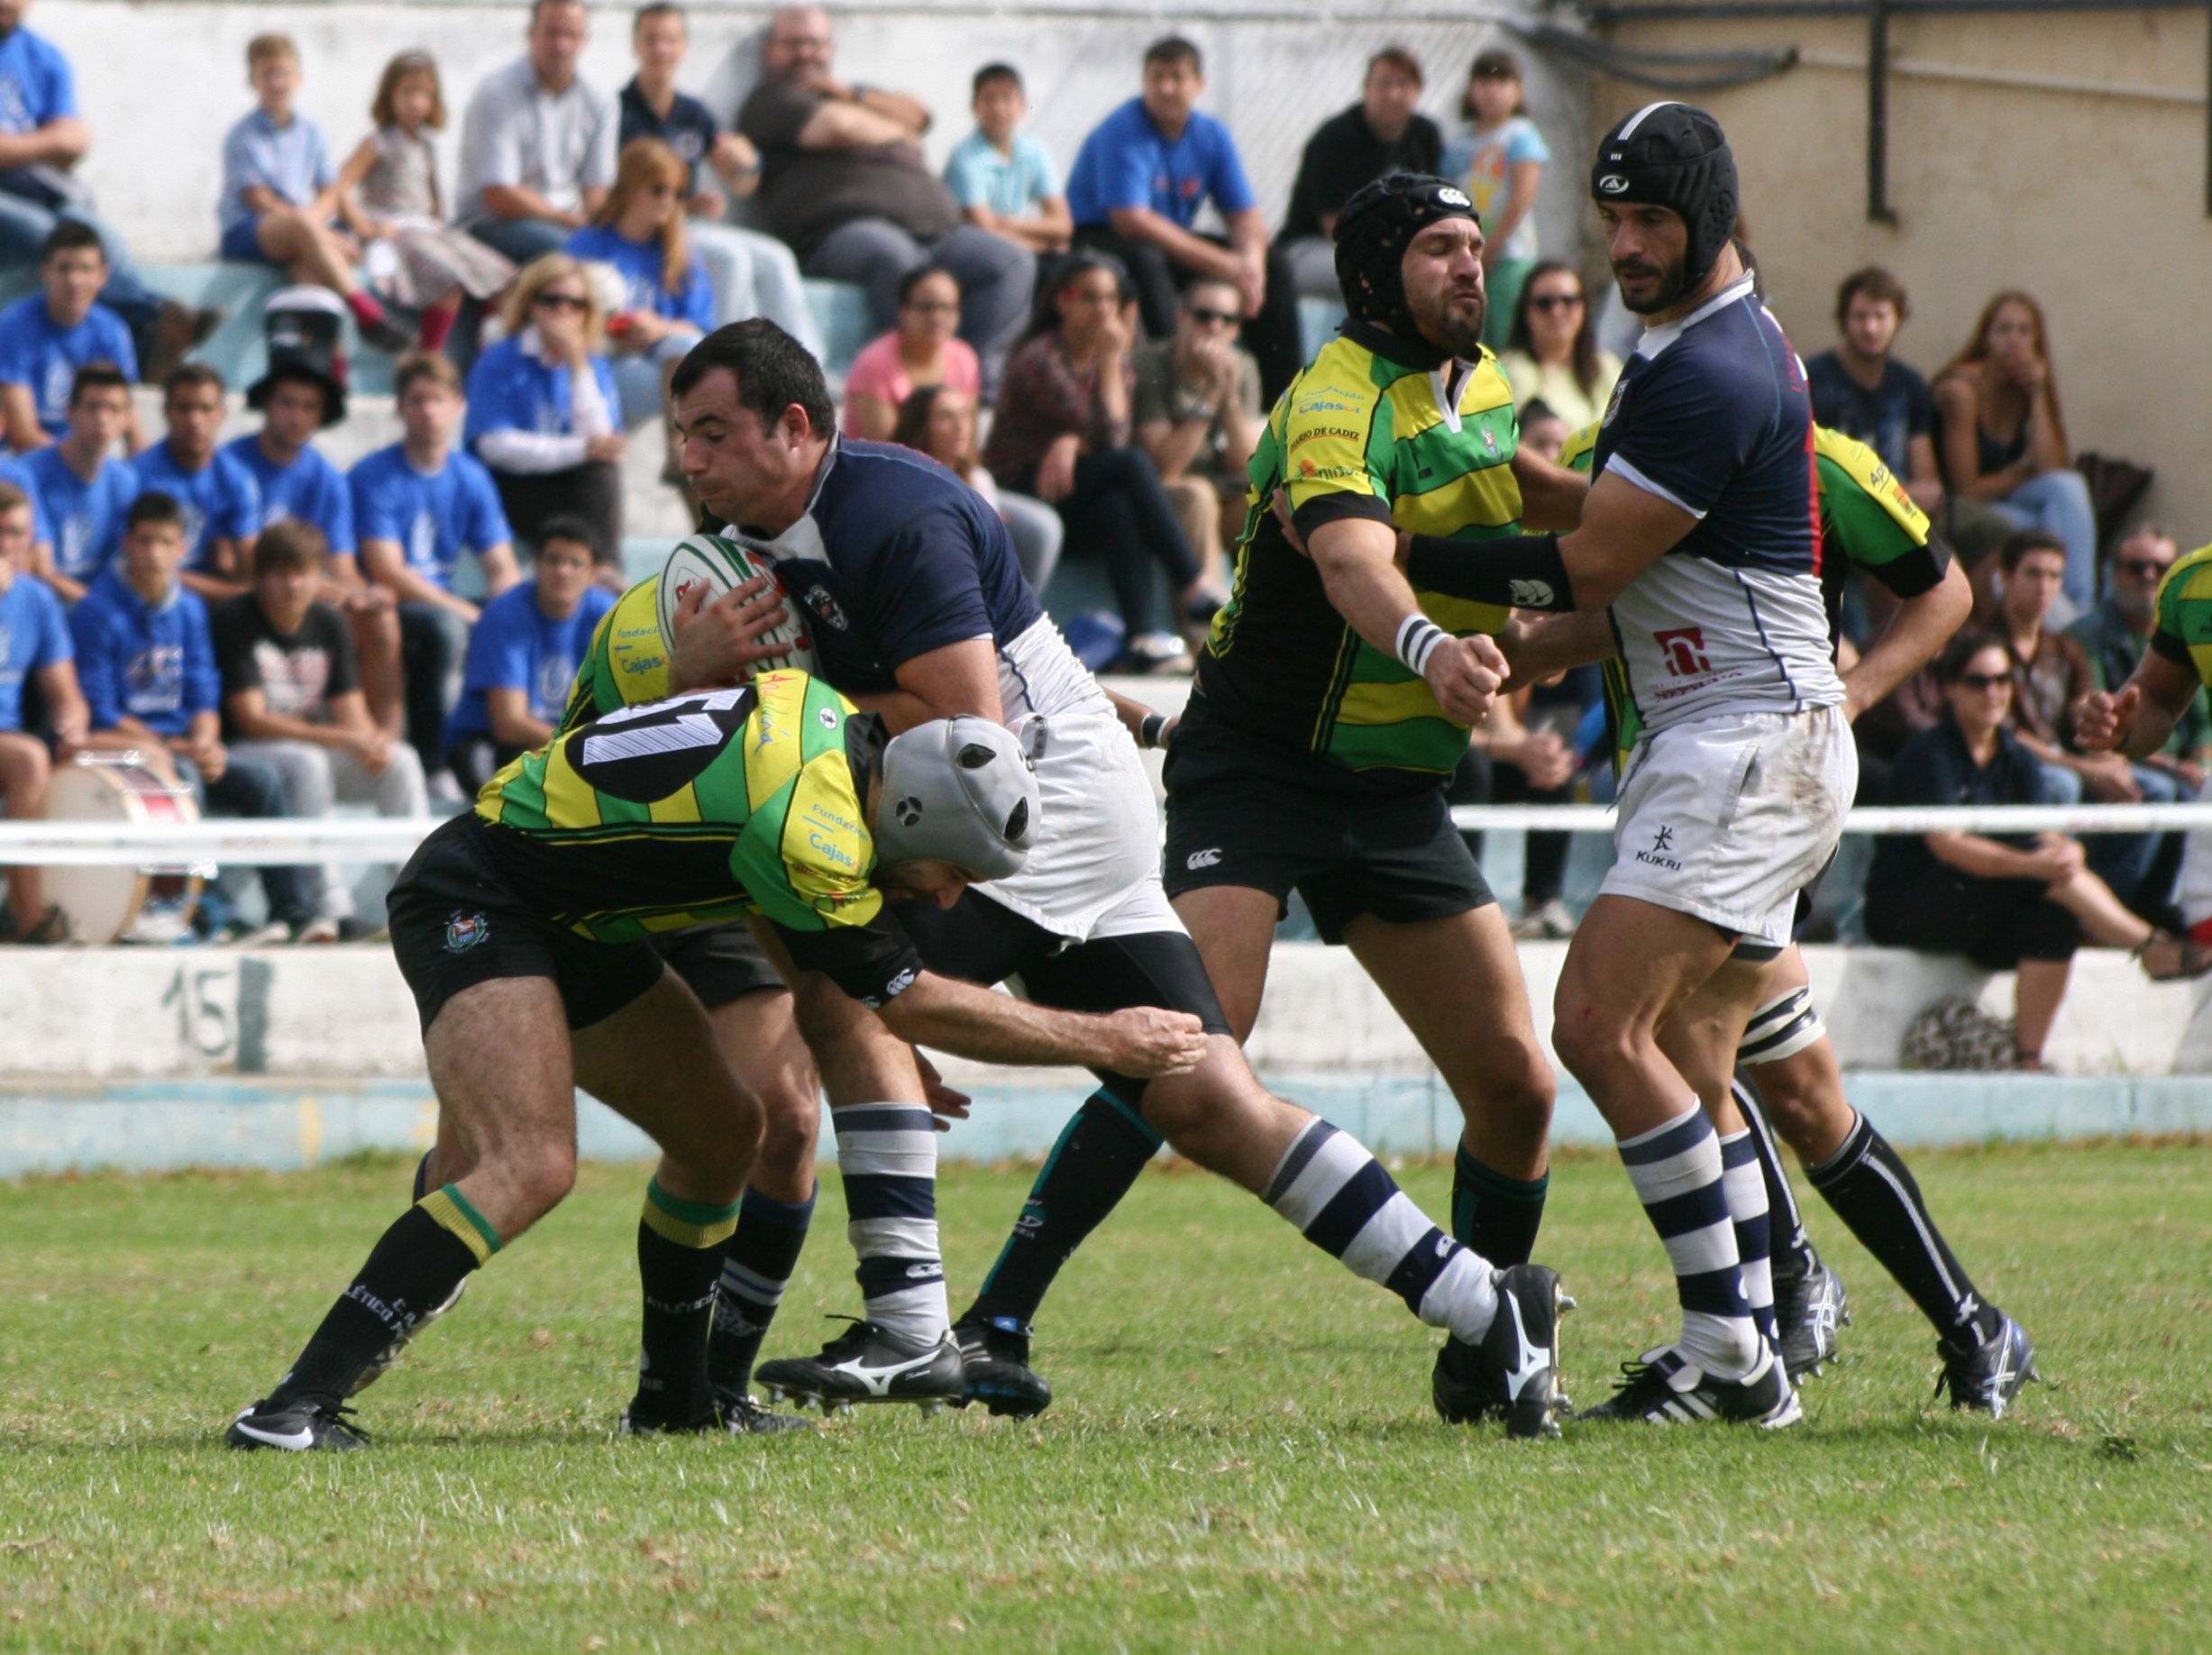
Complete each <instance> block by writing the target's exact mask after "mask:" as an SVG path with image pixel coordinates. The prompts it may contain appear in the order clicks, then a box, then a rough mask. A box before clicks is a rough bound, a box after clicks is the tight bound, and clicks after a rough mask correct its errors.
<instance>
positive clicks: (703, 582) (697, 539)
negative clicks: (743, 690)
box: [658, 535, 815, 673]
mask: <svg viewBox="0 0 2212 1655" xmlns="http://www.w3.org/2000/svg"><path fill="white" fill-rule="evenodd" d="M758 575H766V576H767V577H768V578H769V579H770V580H772V581H775V582H776V585H777V587H778V589H779V590H781V589H782V584H783V583H782V580H781V578H780V577H778V575H777V573H776V566H775V561H774V560H773V559H772V558H771V557H770V556H769V555H768V554H767V552H766V550H765V549H764V548H763V547H762V546H761V545H759V544H758V543H756V542H752V541H747V540H743V539H739V538H737V537H736V536H733V535H685V536H684V537H683V538H682V539H681V540H680V541H678V542H677V543H676V549H675V550H674V551H673V552H671V553H669V554H668V562H666V563H664V564H663V565H662V568H661V590H660V592H659V594H658V596H659V599H660V601H659V604H658V608H659V611H660V617H661V645H662V647H663V648H664V649H666V650H667V651H668V652H669V654H670V655H671V656H673V655H674V654H675V651H676V632H675V626H674V621H675V615H676V606H677V605H679V604H681V602H682V601H683V600H684V598H685V597H686V595H687V594H689V593H690V591H691V590H693V589H695V588H697V587H699V586H704V587H706V589H707V599H706V600H707V601H708V603H712V602H713V601H714V600H715V599H717V598H718V597H720V596H721V595H722V594H723V593H724V592H727V591H728V590H730V589H731V588H733V587H737V586H743V585H744V584H745V582H746V581H750V580H753V579H754V577H755V576H758ZM783 609H784V618H783V619H782V621H780V622H778V623H777V624H776V625H775V626H771V627H770V628H769V629H768V630H767V631H766V632H764V633H763V634H762V635H761V636H760V642H762V643H763V644H788V645H791V649H790V651H789V652H788V653H787V654H782V655H777V656H774V657H772V658H771V659H770V660H767V661H763V662H762V663H761V664H760V666H759V667H758V668H757V669H756V671H760V672H781V671H784V670H795V671H798V672H809V673H811V672H814V671H815V663H814V644H813V640H812V639H811V638H810V637H809V635H808V632H807V612H806V611H805V610H804V609H802V608H800V607H799V605H798V603H797V601H796V600H794V599H792V597H791V593H790V592H789V591H784V593H783Z"/></svg>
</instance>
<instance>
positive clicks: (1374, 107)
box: [1275, 46, 1444, 304]
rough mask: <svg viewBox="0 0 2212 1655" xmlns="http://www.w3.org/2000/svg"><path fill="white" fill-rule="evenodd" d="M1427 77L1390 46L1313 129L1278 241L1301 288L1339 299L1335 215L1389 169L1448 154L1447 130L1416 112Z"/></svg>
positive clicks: (1411, 168)
mask: <svg viewBox="0 0 2212 1655" xmlns="http://www.w3.org/2000/svg"><path fill="white" fill-rule="evenodd" d="M1424 84H1425V78H1424V77H1423V75H1422V73H1421V59H1419V58H1416V57H1415V56H1414V55H1413V54H1412V52H1410V51H1408V50H1406V49H1405V48H1404V47H1403V46H1385V47H1384V48H1383V50H1380V51H1378V52H1376V54H1375V55H1374V56H1373V57H1372V58H1369V59H1367V86H1366V87H1365V88H1364V89H1363V90H1362V91H1361V93H1360V96H1359V101H1358V102H1357V104H1354V105H1352V106H1351V107H1350V108H1348V109H1340V110H1339V111H1338V112H1337V113H1336V114H1332V115H1330V117H1329V118H1328V119H1327V120H1326V121H1323V122H1322V123H1321V124H1320V125H1319V126H1317V127H1315V128H1314V129H1313V135H1312V137H1311V138H1309V139H1307V140H1306V147H1305V152H1304V153H1303V155H1301V156H1300V157H1299V158H1298V177H1297V179H1296V181H1295V182H1293V184H1292V185H1291V193H1290V210H1289V211H1288V212H1286V213H1285V214H1284V215H1283V233H1282V234H1281V235H1279V236H1278V237H1276V239H1275V245H1276V246H1277V247H1279V248H1281V249H1282V251H1283V256H1284V261H1286V262H1287V263H1288V264H1289V266H1290V271H1291V280H1292V282H1293V284H1294V285H1295V287H1296V288H1297V289H1298V291H1299V292H1300V293H1303V294H1304V295H1306V296H1307V297H1312V298H1321V299H1330V300H1332V301H1334V302H1336V303H1339V304H1341V303H1342V302H1343V298H1344V289H1343V288H1342V286H1341V285H1340V284H1339V282H1338V280H1337V240H1336V237H1337V215H1338V214H1339V212H1341V211H1342V210H1343V207H1344V204H1345V203H1346V202H1347V201H1348V200H1350V199H1351V198H1352V192H1353V191H1354V190H1356V189H1357V188H1358V187H1360V186H1361V185H1362V184H1366V183H1367V182H1369V181H1370V180H1372V179H1375V178H1381V177H1382V176H1383V175H1384V174H1385V173H1386V172H1428V173H1433V172H1434V171H1436V169H1437V168H1438V167H1439V166H1440V165H1441V164H1442V162H1443V159H1444V134H1443V133H1441V132H1440V131H1439V130H1438V128H1437V124H1436V123H1435V122H1434V121H1431V120H1430V118H1429V117H1428V116H1427V115H1425V114H1419V113H1417V110H1416V105H1419V104H1420V102H1421V87H1422V86H1423V85H1424Z"/></svg>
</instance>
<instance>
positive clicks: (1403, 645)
mask: <svg viewBox="0 0 2212 1655" xmlns="http://www.w3.org/2000/svg"><path fill="white" fill-rule="evenodd" d="M1449 636H1450V634H1449V633H1448V632H1446V631H1445V630H1444V628H1443V627H1441V626H1438V625H1437V624H1436V623H1435V622H1434V621H1432V620H1430V618H1429V617H1427V616H1426V615H1423V614H1421V611H1420V610H1418V609H1416V610H1415V611H1414V612H1413V613H1412V614H1411V615H1409V616H1407V617H1405V618H1404V619H1403V621H1400V622H1399V623H1398V659H1399V660H1400V661H1402V662H1403V663H1405V667H1406V670H1407V671H1408V672H1412V674H1413V676H1414V677H1416V678H1419V677H1420V676H1421V674H1422V673H1423V672H1425V671H1426V670H1427V668H1428V665H1429V657H1430V655H1432V654H1435V653H1436V646H1437V645H1440V644H1441V643H1442V642H1443V641H1444V640H1445V639H1446V638H1448V637H1449Z"/></svg>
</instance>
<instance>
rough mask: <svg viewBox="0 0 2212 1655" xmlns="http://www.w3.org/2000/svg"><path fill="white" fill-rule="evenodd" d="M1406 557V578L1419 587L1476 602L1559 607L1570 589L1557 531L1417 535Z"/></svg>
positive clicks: (1569, 604)
mask: <svg viewBox="0 0 2212 1655" xmlns="http://www.w3.org/2000/svg"><path fill="white" fill-rule="evenodd" d="M1412 538H1413V544H1412V551H1411V552H1410V553H1408V555H1407V557H1406V560H1405V575H1406V579H1407V580H1409V581H1412V583H1413V585H1414V586H1415V587H1416V588H1418V589H1419V590H1422V591H1428V592H1442V593H1444V594H1445V595H1446V596H1447V597H1450V598H1467V599H1473V600H1474V601H1475V602H1476V603H1495V604H1503V605H1504V606H1505V607H1507V608H1514V609H1545V610H1550V611H1552V612H1555V613H1564V612H1566V611H1568V610H1570V609H1572V608H1574V607H1575V591H1574V587H1573V585H1572V583H1571V582H1570V581H1568V578H1567V562H1566V560H1565V559H1564V558H1562V557H1561V556H1560V555H1559V537H1558V535H1514V536H1513V537H1512V538H1510V539H1503V540H1450V539H1447V538H1446V537H1445V536H1443V535H1414V536H1413V537H1412Z"/></svg>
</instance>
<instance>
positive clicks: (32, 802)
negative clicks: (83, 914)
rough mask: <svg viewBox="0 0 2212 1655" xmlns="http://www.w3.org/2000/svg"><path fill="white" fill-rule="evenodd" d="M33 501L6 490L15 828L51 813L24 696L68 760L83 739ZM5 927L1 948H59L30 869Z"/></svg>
mask: <svg viewBox="0 0 2212 1655" xmlns="http://www.w3.org/2000/svg"><path fill="white" fill-rule="evenodd" d="M31 521H32V517H31V501H30V499H29V498H27V497H26V496H25V495H24V494H23V490H22V489H18V488H16V487H14V485H13V484H10V483H0V797H5V800H6V801H7V814H8V818H9V819H10V820H12V821H19V822H23V821H37V820H39V819H40V818H42V817H43V816H44V815H45V814H46V782H47V780H48V778H49V777H50V776H51V775H52V773H53V755H52V754H50V752H49V750H48V748H47V745H46V742H45V740H44V738H43V737H42V736H41V735H40V733H39V732H37V731H35V730H27V729H25V728H24V727H23V715H24V712H25V710H26V709H25V708H24V705H23V690H24V686H25V685H26V684H29V685H32V686H35V688H36V690H37V691H38V697H39V701H40V705H41V708H42V709H43V711H44V716H45V722H46V725H47V727H48V728H49V729H50V730H51V731H52V732H53V736H54V741H55V744H56V745H58V746H59V748H60V750H61V751H62V752H63V753H65V754H66V753H68V752H69V750H70V749H71V748H73V747H75V746H77V745H79V744H80V743H82V742H83V740H84V739H85V732H86V729H87V714H86V711H85V698H84V695H83V693H82V692H81V691H80V690H78V687H77V652H76V649H75V647H74V646H73V645H71V643H70V641H69V621H68V619H67V618H66V617H64V616H63V614H62V612H61V600H60V599H58V598H56V597H55V596H54V594H53V592H52V590H50V588H48V587H47V586H46V585H45V584H44V583H43V582H41V581H33V580H31V579H29V578H27V577H26V576H25V575H24V574H23V565H22V562H21V560H22V559H23V558H24V557H26V556H27V555H28V554H29V553H30V550H31ZM7 897H8V917H7V922H6V923H5V925H4V926H0V942H11V943H61V942H67V941H69V919H68V918H67V917H66V916H65V915H64V914H63V913H62V911H61V910H59V908H56V907H54V906H53V905H52V904H50V903H49V902H48V901H47V900H46V888H45V884H44V882H43V876H42V875H41V872H40V870H39V869H37V868H35V867H32V866H28V865H19V866H11V867H9V868H8V870H7Z"/></svg>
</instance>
